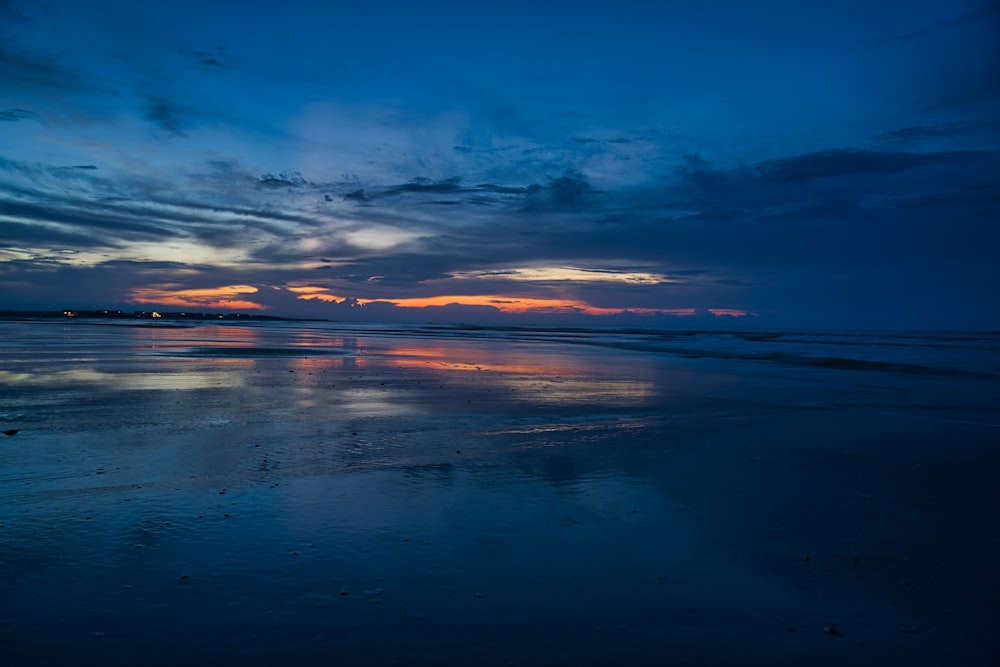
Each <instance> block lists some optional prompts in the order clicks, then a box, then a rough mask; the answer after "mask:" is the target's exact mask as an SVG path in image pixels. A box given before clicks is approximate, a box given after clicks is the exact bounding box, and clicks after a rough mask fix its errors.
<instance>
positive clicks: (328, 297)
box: [288, 286, 697, 316]
mask: <svg viewBox="0 0 1000 667" xmlns="http://www.w3.org/2000/svg"><path fill="white" fill-rule="evenodd" d="M288 290H289V291H290V292H296V293H297V294H298V297H296V298H298V299H301V300H303V301H310V300H319V301H325V302H327V303H343V302H344V301H347V299H346V298H344V297H340V296H337V295H334V294H331V293H329V292H327V291H326V290H325V288H322V287H314V286H304V287H289V288H288ZM355 303H356V304H357V305H359V306H366V305H368V304H371V303H390V304H392V305H394V306H396V307H399V308H430V307H438V308H440V307H444V306H454V305H458V306H488V307H491V308H496V309H497V310H499V311H500V312H502V313H546V312H547V313H582V314H585V315H620V314H621V313H624V312H629V313H633V314H637V315H657V314H662V315H677V316H688V315H694V314H695V313H696V312H697V310H696V309H694V308H599V307H597V306H591V305H590V304H588V303H587V302H585V301H580V300H579V299H548V298H537V297H512V296H501V295H497V294H476V295H463V296H428V297H414V298H407V299H357V300H355Z"/></svg>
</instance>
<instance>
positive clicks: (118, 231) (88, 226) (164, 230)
mask: <svg viewBox="0 0 1000 667" xmlns="http://www.w3.org/2000/svg"><path fill="white" fill-rule="evenodd" d="M131 213H132V212H118V211H114V210H112V209H108V208H105V207H101V206H88V207H87V208H86V209H82V210H81V209H72V208H66V207H59V206H53V205H50V204H39V203H26V202H19V201H11V200H0V217H10V218H16V219H20V220H36V221H39V222H43V223H58V224H62V225H68V226H71V227H77V228H79V230H80V233H84V232H87V231H89V232H90V233H91V234H93V233H94V231H95V230H105V231H106V232H107V231H111V232H114V235H113V236H105V238H104V243H110V244H111V245H117V244H118V243H119V242H120V241H123V240H126V239H133V240H134V239H140V238H152V239H162V238H169V237H176V236H179V234H178V232H177V231H176V230H174V229H171V228H169V227H168V226H165V225H153V224H149V223H144V222H139V221H138V220H142V218H141V217H140V216H136V215H132V214H131Z"/></svg>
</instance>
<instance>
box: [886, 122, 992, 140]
mask: <svg viewBox="0 0 1000 667" xmlns="http://www.w3.org/2000/svg"><path fill="white" fill-rule="evenodd" d="M998 128H1000V123H968V122H963V121H955V122H950V123H936V124H933V125H915V126H911V127H903V128H900V129H898V130H891V131H889V132H883V133H881V134H877V135H875V136H874V137H873V139H875V140H876V141H884V142H888V143H894V144H913V143H920V142H924V141H932V140H935V139H950V138H953V137H958V136H962V135H969V134H975V133H978V132H983V131H989V130H996V129H998Z"/></svg>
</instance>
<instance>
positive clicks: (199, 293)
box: [129, 285, 266, 310]
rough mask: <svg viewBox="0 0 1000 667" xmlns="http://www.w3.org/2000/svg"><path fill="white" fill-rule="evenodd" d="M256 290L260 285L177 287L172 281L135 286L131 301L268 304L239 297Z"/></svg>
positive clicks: (229, 306)
mask: <svg viewBox="0 0 1000 667" xmlns="http://www.w3.org/2000/svg"><path fill="white" fill-rule="evenodd" d="M256 293H257V288H256V287H253V286H250V285H227V286H225V287H214V288H206V289H175V288H174V286H173V285H159V286H155V287H140V288H137V289H135V290H133V291H132V293H131V298H130V299H129V303H136V304H155V305H163V306H174V307H177V308H192V309H194V308H202V309H212V310H215V309H223V310H266V306H262V305H261V304H259V303H256V302H253V301H249V300H247V299H243V298H239V297H241V296H242V295H245V294H256Z"/></svg>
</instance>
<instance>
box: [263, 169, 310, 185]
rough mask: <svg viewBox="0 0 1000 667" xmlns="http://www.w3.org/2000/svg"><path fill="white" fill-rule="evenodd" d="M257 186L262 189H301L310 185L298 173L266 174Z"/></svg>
mask: <svg viewBox="0 0 1000 667" xmlns="http://www.w3.org/2000/svg"><path fill="white" fill-rule="evenodd" d="M257 184H258V185H259V186H260V187H262V188H301V187H303V186H305V185H308V183H307V182H306V179H304V178H302V174H300V173H298V172H295V173H285V172H282V173H280V174H264V175H263V176H261V177H260V178H259V179H258V180H257Z"/></svg>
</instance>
